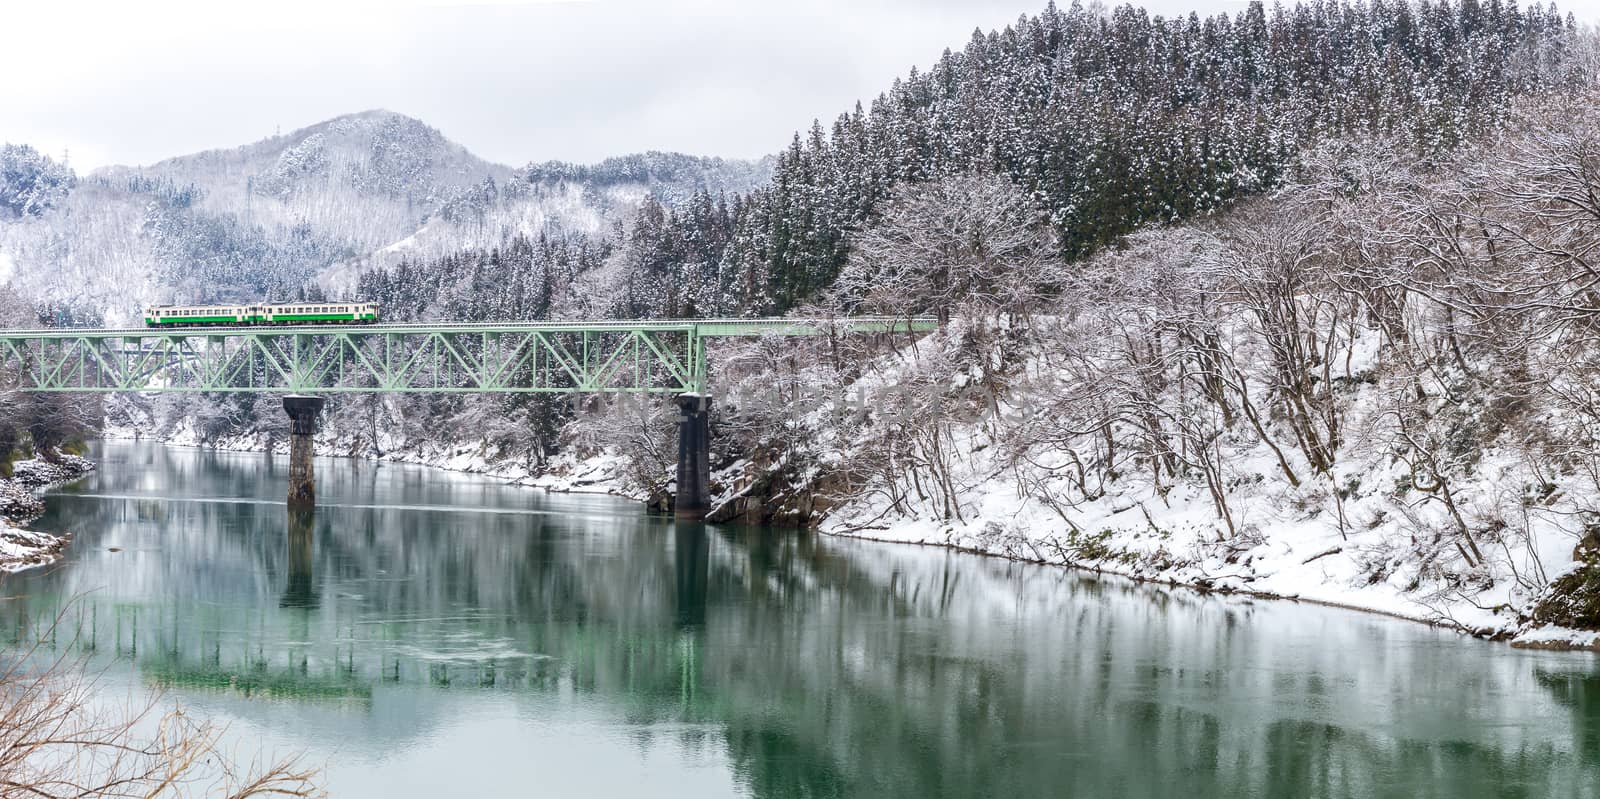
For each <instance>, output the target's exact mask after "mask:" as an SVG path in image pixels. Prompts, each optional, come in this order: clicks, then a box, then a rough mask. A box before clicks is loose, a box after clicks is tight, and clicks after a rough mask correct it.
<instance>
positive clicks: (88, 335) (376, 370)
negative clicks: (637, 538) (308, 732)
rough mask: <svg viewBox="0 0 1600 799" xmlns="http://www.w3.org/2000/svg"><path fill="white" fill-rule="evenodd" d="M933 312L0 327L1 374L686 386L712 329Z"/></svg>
mask: <svg viewBox="0 0 1600 799" xmlns="http://www.w3.org/2000/svg"><path fill="white" fill-rule="evenodd" d="M935 327H937V323H936V322H935V321H934V320H931V319H921V318H916V319H891V318H886V317H852V318H842V319H700V320H667V321H640V322H539V323H508V324H449V323H431V324H430V323H419V324H403V325H338V326H284V327H186V328H139V329H133V330H88V329H70V328H68V329H55V330H0V380H4V381H6V383H7V384H9V385H0V387H10V388H16V389H20V390H25V391H41V392H97V393H111V392H122V391H127V392H164V393H185V392H187V393H195V392H244V393H268V392H293V393H317V394H348V393H399V392H406V393H558V394H580V393H581V394H599V393H636V394H684V393H698V392H703V391H704V390H705V388H706V346H705V345H706V339H709V338H732V337H758V336H828V335H861V334H874V333H879V334H896V333H899V334H904V333H921V332H926V331H929V330H933V329H934V328H935Z"/></svg>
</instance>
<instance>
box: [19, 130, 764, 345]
mask: <svg viewBox="0 0 1600 799" xmlns="http://www.w3.org/2000/svg"><path fill="white" fill-rule="evenodd" d="M618 164H632V165H634V167H633V168H619V167H618V166H617V165H618ZM769 174H770V167H769V166H764V165H763V164H762V163H761V162H738V161H723V160H720V159H699V158H693V157H690V156H681V155H677V154H661V153H652V154H648V155H644V156H637V157H634V158H631V159H615V161H614V162H608V164H602V165H598V166H595V167H583V166H577V165H568V164H559V163H547V164H544V165H541V166H538V167H528V168H525V169H522V170H514V169H512V168H510V167H506V166H501V165H498V164H492V163H489V162H487V161H484V160H483V159H480V158H478V157H476V156H474V155H473V154H471V153H470V152H468V151H467V150H466V149H465V148H463V147H461V146H460V145H458V144H455V143H453V142H451V141H450V140H449V139H447V138H445V137H444V135H443V134H441V133H440V132H439V131H438V130H435V129H434V128H431V127H429V126H427V125H425V124H423V123H422V122H420V121H418V120H415V119H411V118H409V117H406V116H403V115H400V114H395V113H392V112H388V111H367V112H363V113H359V114H351V115H348V116H343V117H339V118H337V119H333V120H329V121H327V122H323V123H320V124H317V125H313V126H310V127H307V128H304V129H301V130H297V131H294V132H292V133H288V134H284V135H279V136H273V137H272V138H269V139H265V140H262V141H260V142H257V143H255V144H250V145H246V146H244V147H239V148H234V149H226V150H212V151H207V152H203V153H197V154H194V155H188V156H183V157H179V158H173V159H169V160H166V161H162V162H159V163H156V164H153V165H150V166H145V167H112V168H107V169H102V170H97V171H95V172H93V173H91V174H89V175H87V176H83V177H81V178H80V177H77V176H74V175H73V174H72V173H71V171H70V170H68V169H67V168H66V167H65V166H63V165H61V164H58V163H56V162H55V161H53V160H52V159H50V158H48V157H46V156H43V155H41V154H39V153H37V152H36V151H33V150H31V149H30V148H25V147H22V146H8V147H7V149H6V150H5V151H4V152H3V153H0V281H3V280H6V279H8V278H9V279H10V280H11V281H12V283H13V285H14V287H15V288H17V289H18V290H20V291H21V292H23V293H24V294H27V295H30V296H32V297H34V298H35V299H36V301H38V302H39V303H40V304H42V305H49V306H51V308H52V315H56V316H60V317H61V318H62V319H66V318H68V317H71V318H97V317H100V316H105V317H108V318H110V319H111V320H113V321H117V320H124V321H125V320H127V319H129V318H132V317H133V316H134V314H135V312H136V310H137V309H138V307H139V306H140V305H142V304H144V303H148V302H164V301H172V300H178V301H201V302H211V301H234V300H246V299H259V298H265V297H293V296H297V295H301V294H304V293H307V292H310V293H311V294H313V295H315V294H319V293H329V294H339V295H348V294H349V293H351V292H352V291H353V290H354V287H355V282H356V278H357V275H359V273H360V272H361V271H363V270H365V269H369V268H372V267H376V266H382V265H386V264H392V263H395V262H397V261H400V260H404V259H408V258H409V259H429V258H436V257H441V256H445V255H448V254H451V253H455V252H458V251H462V250H467V249H472V248H483V249H486V250H487V249H492V248H494V247H496V246H499V245H500V244H502V243H504V242H507V241H510V240H512V239H514V238H516V237H518V236H523V237H534V238H536V237H538V236H540V235H545V234H550V235H556V236H566V235H570V234H573V233H586V234H594V235H596V236H598V237H602V238H603V237H604V236H605V235H606V233H607V230H608V228H609V225H611V224H612V223H613V222H614V221H616V220H618V219H622V218H626V217H627V216H629V215H631V214H632V212H633V210H634V209H635V208H636V207H637V206H638V204H639V203H640V202H641V200H642V198H643V197H645V196H646V195H647V194H649V193H650V192H652V191H656V192H661V193H663V194H669V195H671V194H677V195H684V196H686V195H687V194H689V193H690V192H693V191H695V190H697V189H705V188H719V189H720V188H729V189H734V190H748V189H750V188H751V187H753V186H755V185H757V184H758V183H760V182H762V181H764V180H765V179H766V177H767V176H768V175H769Z"/></svg>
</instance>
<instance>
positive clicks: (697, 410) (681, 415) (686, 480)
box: [672, 394, 711, 521]
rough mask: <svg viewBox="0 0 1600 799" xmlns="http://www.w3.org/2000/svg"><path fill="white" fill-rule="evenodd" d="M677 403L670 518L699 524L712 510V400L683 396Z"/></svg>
mask: <svg viewBox="0 0 1600 799" xmlns="http://www.w3.org/2000/svg"><path fill="white" fill-rule="evenodd" d="M677 402H678V494H677V496H675V497H673V498H672V515H673V516H676V517H677V518H679V519H683V520H686V521H700V520H702V519H704V518H705V517H706V513H707V512H708V511H710V510H711V397H709V396H707V395H705V394H682V395H679V396H678V397H677Z"/></svg>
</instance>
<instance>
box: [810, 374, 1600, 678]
mask: <svg viewBox="0 0 1600 799" xmlns="http://www.w3.org/2000/svg"><path fill="white" fill-rule="evenodd" d="M1372 349H1373V348H1372V347H1361V348H1359V351H1358V353H1357V355H1356V356H1355V357H1354V358H1353V364H1352V367H1353V369H1354V370H1355V371H1356V372H1357V373H1358V374H1359V373H1360V372H1361V371H1362V370H1364V369H1366V368H1368V367H1369V364H1370V362H1371V360H1372V359H1373V353H1372V352H1371V350H1372ZM900 379H901V376H900V375H898V374H897V370H896V369H895V368H892V367H891V368H889V369H886V370H884V371H883V372H881V373H880V374H879V375H878V376H876V377H868V378H864V379H863V380H862V381H861V382H862V384H863V388H864V389H865V390H866V391H867V392H868V393H869V395H870V392H872V391H874V390H877V389H879V388H881V387H883V386H892V385H894V384H895V382H896V381H898V380H900ZM1045 385H1048V384H1045ZM1379 391H1380V390H1379V388H1378V387H1377V386H1375V385H1366V384H1361V385H1359V387H1358V388H1355V389H1353V390H1352V395H1351V397H1350V398H1349V406H1348V410H1347V419H1348V421H1349V426H1348V429H1349V431H1350V440H1349V441H1348V442H1347V443H1346V445H1345V446H1344V447H1343V449H1342V450H1341V451H1340V453H1339V460H1338V462H1337V465H1336V466H1335V468H1334V472H1333V475H1332V477H1331V479H1330V478H1323V477H1319V476H1317V475H1316V473H1315V472H1314V470H1311V469H1310V468H1308V466H1307V465H1306V464H1305V463H1304V462H1303V461H1297V462H1295V463H1293V464H1292V465H1293V468H1294V469H1295V471H1296V472H1297V473H1298V474H1299V476H1300V485H1298V486H1291V485H1290V484H1289V483H1288V482H1287V481H1286V480H1284V479H1283V475H1282V473H1281V471H1280V466H1279V463H1278V461H1277V458H1276V456H1275V454H1274V453H1273V452H1271V451H1270V450H1269V449H1268V448H1267V447H1266V446H1264V445H1261V444H1259V443H1254V444H1252V441H1253V439H1250V438H1247V437H1234V438H1233V439H1231V440H1225V442H1224V443H1225V444H1228V445H1232V450H1231V451H1230V452H1229V454H1228V456H1227V458H1226V459H1225V463H1224V466H1223V469H1224V479H1225V483H1226V485H1227V490H1226V495H1227V504H1228V505H1229V507H1230V510H1231V514H1232V517H1233V525H1232V526H1233V529H1232V530H1230V529H1229V528H1228V525H1227V524H1226V522H1225V521H1224V520H1223V519H1222V517H1221V516H1220V514H1219V511H1218V509H1217V506H1216V503H1215V502H1214V501H1213V499H1212V496H1211V494H1210V491H1209V489H1208V488H1207V486H1206V485H1205V483H1204V482H1202V481H1199V480H1197V479H1196V480H1192V481H1189V480H1182V481H1178V482H1176V483H1175V484H1172V485H1169V486H1166V487H1165V488H1163V489H1162V490H1156V489H1155V488H1154V487H1153V486H1152V484H1151V481H1150V480H1149V479H1148V477H1147V476H1140V475H1122V476H1119V477H1116V478H1112V479H1107V481H1106V483H1105V485H1104V493H1103V494H1102V495H1101V496H1099V497H1096V498H1093V499H1086V498H1084V494H1083V492H1082V491H1081V490H1075V489H1074V487H1073V486H1072V485H1070V481H1069V479H1068V477H1067V475H1068V474H1069V473H1070V472H1071V471H1072V470H1071V469H1068V468H1066V467H1068V466H1069V465H1070V464H1071V463H1072V462H1071V461H1069V460H1068V459H1067V458H1066V456H1064V455H1063V454H1062V453H1060V452H1054V451H1051V450H1050V449H1048V448H1045V449H1043V450H1033V451H1030V452H1029V453H1028V455H1029V459H1030V461H1031V462H1028V463H1026V464H1023V465H1019V463H1018V462H1017V461H1016V460H1015V459H1011V458H1008V446H1007V444H1008V443H1011V442H1007V441H1005V440H1002V439H1001V438H997V437H996V435H997V434H996V433H995V432H994V430H995V427H996V425H993V424H992V423H991V422H992V420H991V419H985V420H983V421H978V422H973V423H958V424H956V426H955V428H954V430H953V435H952V439H953V440H952V442H951V448H952V449H953V450H954V451H955V452H956V453H958V455H956V456H953V457H951V458H949V461H950V475H949V479H950V482H951V483H952V484H953V485H954V486H955V489H956V493H957V495H958V496H959V497H960V503H959V508H958V513H957V514H953V515H950V516H949V517H948V518H947V514H946V512H945V511H944V509H943V507H940V506H938V505H937V503H935V502H933V501H931V500H928V501H920V500H915V499H908V498H907V496H906V495H907V494H910V493H912V492H910V491H901V492H898V493H900V495H901V502H900V503H899V504H896V503H895V502H893V501H892V499H891V495H893V494H894V493H896V492H894V491H890V490H885V486H884V484H883V479H882V478H881V477H880V478H877V481H876V483H873V484H869V485H867V486H865V487H862V488H859V489H857V490H855V491H853V493H852V496H849V497H845V498H843V503H842V504H841V505H839V506H838V507H836V508H835V509H834V510H833V511H832V512H831V513H830V514H829V515H828V516H827V517H826V518H824V519H823V520H822V521H821V524H820V525H819V528H820V529H821V530H822V531H823V532H826V533H830V534H835V535H842V536H851V537H858V538H864V539H871V540H877V541H888V542H905V543H915V544H928V545H937V546H944V547H953V548H956V549H960V550H964V551H970V552H976V553H983V554H989V555H996V556H1001V557H1006V558H1012V559H1016V560H1024V561H1032V562H1039V563H1047V564H1057V565H1067V566H1073V567H1078V568H1086V569H1091V570H1095V571H1100V572H1106V573H1114V574H1119V575H1124V576H1127V577H1133V578H1137V579H1143V580H1151V581H1158V582H1163V583H1171V584H1176V585H1184V586H1191V587H1194V588H1198V589H1203V590H1217V591H1227V592H1240V593H1250V594H1255V595H1261V596H1269V597H1281V598H1294V599H1299V600H1304V601H1314V602H1318V603H1325V604H1330V605H1337V606H1341V607H1348V608H1353V609H1359V610H1366V611H1372V612H1378V613H1383V614H1387V615H1392V616H1397V617H1401V618H1406V619H1412V620H1417V621H1421V622H1426V623H1432V624H1440V625H1445V626H1449V627H1452V628H1455V629H1458V630H1461V631H1464V632H1468V633H1472V634H1476V635H1483V636H1493V637H1501V638H1512V639H1513V643H1515V644H1518V645H1527V646H1538V647H1554V646H1556V645H1558V644H1564V645H1568V646H1576V647H1593V646H1595V645H1596V644H1597V642H1600V636H1597V635H1593V634H1589V633H1583V632H1574V631H1571V630H1560V629H1551V628H1540V627H1537V626H1535V625H1533V624H1531V623H1530V621H1529V618H1528V614H1529V612H1530V611H1531V609H1532V607H1533V605H1534V604H1535V603H1536V601H1537V600H1538V599H1539V596H1540V594H1541V592H1542V591H1543V590H1544V588H1545V587H1546V586H1547V585H1548V583H1549V582H1550V581H1551V580H1554V579H1555V578H1557V577H1559V576H1560V575H1561V574H1563V573H1565V572H1567V571H1569V570H1571V569H1573V568H1574V567H1575V563H1574V556H1573V548H1574V545H1575V544H1576V543H1577V542H1578V540H1579V537H1580V535H1581V533H1582V528H1581V523H1580V522H1578V521H1577V519H1579V518H1581V515H1580V514H1579V513H1576V512H1575V509H1577V508H1579V507H1581V506H1582V503H1583V500H1584V497H1585V496H1586V495H1587V494H1589V493H1592V489H1589V488H1587V487H1586V486H1585V485H1584V484H1582V483H1581V481H1580V479H1579V478H1577V477H1573V476H1565V477H1563V476H1561V475H1551V476H1549V478H1548V479H1549V480H1550V481H1552V482H1551V483H1550V485H1549V486H1547V487H1546V490H1545V491H1544V493H1543V494H1542V495H1541V494H1537V493H1536V489H1537V488H1538V487H1530V486H1529V485H1528V484H1527V480H1528V479H1529V478H1528V475H1527V473H1526V470H1525V468H1524V466H1525V460H1523V456H1522V455H1520V454H1518V453H1516V452H1511V451H1503V450H1501V449H1497V448H1495V447H1494V446H1489V447H1486V448H1483V449H1482V450H1481V452H1480V453H1479V457H1478V460H1477V463H1476V465H1475V466H1474V468H1473V471H1472V474H1470V475H1466V476H1455V477H1452V479H1451V485H1450V488H1451V490H1452V491H1453V493H1454V498H1455V500H1456V501H1457V503H1458V504H1459V505H1460V506H1461V509H1462V514H1463V516H1465V518H1466V522H1467V523H1468V524H1469V525H1471V527H1472V528H1473V529H1475V530H1496V529H1500V530H1502V531H1503V532H1499V533H1493V534H1485V533H1480V534H1479V535H1478V536H1477V538H1478V539H1479V541H1480V544H1481V546H1482V548H1483V549H1484V552H1483V553H1482V554H1481V556H1480V557H1477V558H1474V559H1476V560H1481V561H1482V564H1481V566H1480V567H1477V568H1474V569H1467V568H1465V567H1463V566H1462V565H1461V564H1460V562H1459V561H1458V560H1457V556H1456V551H1457V549H1456V547H1457V546H1458V545H1457V544H1455V543H1452V542H1454V541H1456V540H1457V538H1458V536H1456V534H1455V533H1454V532H1453V531H1454V528H1453V527H1452V520H1451V518H1450V517H1449V516H1448V515H1447V513H1446V509H1445V507H1444V505H1443V503H1441V502H1440V501H1438V496H1437V494H1436V493H1430V492H1429V491H1426V490H1423V489H1422V488H1418V487H1417V486H1416V481H1415V479H1414V478H1415V475H1414V474H1413V473H1412V470H1411V467H1410V466H1409V465H1407V464H1406V463H1405V462H1404V461H1402V460H1401V459H1398V458H1395V457H1393V456H1392V455H1390V454H1389V452H1388V449H1387V448H1386V447H1383V446H1380V445H1378V444H1376V443H1375V441H1374V440H1363V439H1362V435H1363V433H1362V431H1363V430H1370V429H1376V426H1377V425H1379V424H1381V417H1382V415H1383V413H1384V410H1383V405H1382V400H1381V394H1380V393H1379ZM1011 401H1012V402H1013V403H1018V402H1023V401H1025V397H1018V396H1015V395H1013V396H1012V397H1011ZM1005 404H1006V403H1004V402H1002V403H1001V405H1002V407H1001V411H1002V413H1004V412H1006V411H1020V410H1023V409H1021V408H1017V407H1015V405H1013V407H1010V408H1007V407H1005ZM821 413H824V414H826V413H831V411H830V410H827V409H825V410H823V411H821ZM822 429H823V430H824V434H828V433H829V432H831V431H829V429H828V428H827V426H826V425H823V428H822ZM853 445H854V444H853V442H851V441H849V440H846V439H845V438H844V437H842V436H841V438H840V439H839V440H837V441H831V442H828V443H827V445H826V447H825V448H829V449H831V450H832V453H831V454H830V455H829V456H828V457H831V458H843V459H849V458H853V457H858V455H859V454H858V453H853V451H852V447H853ZM1014 451H1015V450H1014V448H1011V450H1010V452H1011V453H1014ZM1291 457H1293V456H1292V453H1291ZM924 479H926V477H924ZM1041 497H1051V498H1052V499H1053V500H1055V501H1054V502H1053V503H1052V504H1047V503H1046V502H1045V501H1044V500H1042V499H1041ZM1063 499H1065V500H1066V501H1061V500H1063ZM1341 518H1342V523H1341ZM1508 522H1509V524H1507V523H1508ZM1519 531H1525V532H1519ZM1465 557H1466V555H1465V552H1463V553H1462V559H1465Z"/></svg>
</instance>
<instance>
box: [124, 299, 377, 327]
mask: <svg viewBox="0 0 1600 799" xmlns="http://www.w3.org/2000/svg"><path fill="white" fill-rule="evenodd" d="M377 321H378V304H377V303H373V302H274V303H263V304H260V305H160V306H155V307H151V308H146V309H145V312H144V323H145V326H146V327H240V326H254V325H370V324H374V323H376V322H377Z"/></svg>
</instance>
